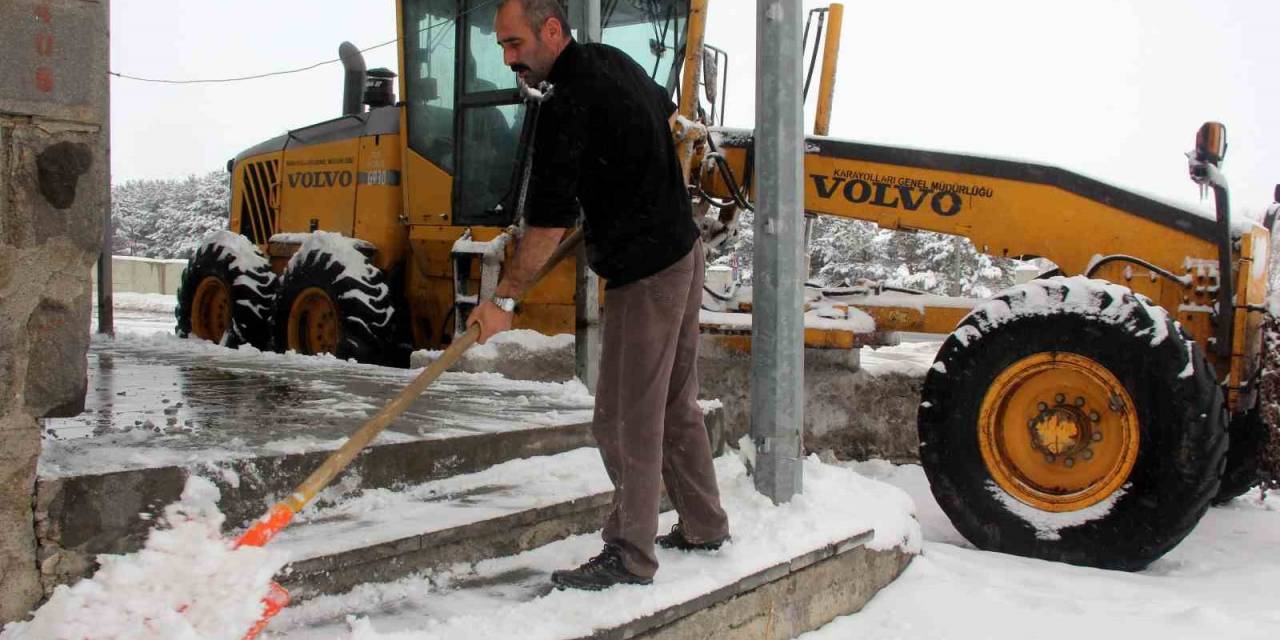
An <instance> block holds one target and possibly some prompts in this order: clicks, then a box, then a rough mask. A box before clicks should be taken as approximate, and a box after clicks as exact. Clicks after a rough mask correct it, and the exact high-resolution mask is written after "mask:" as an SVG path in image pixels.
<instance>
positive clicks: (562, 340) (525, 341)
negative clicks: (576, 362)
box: [427, 329, 574, 360]
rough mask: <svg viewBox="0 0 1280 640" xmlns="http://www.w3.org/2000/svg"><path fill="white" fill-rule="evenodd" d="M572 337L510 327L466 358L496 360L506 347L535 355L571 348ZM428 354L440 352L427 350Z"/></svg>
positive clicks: (474, 348)
mask: <svg viewBox="0 0 1280 640" xmlns="http://www.w3.org/2000/svg"><path fill="white" fill-rule="evenodd" d="M573 345H574V337H573V334H571V333H561V334H557V335H554V336H548V335H546V334H542V333H538V332H537V331H534V330H532V329H512V330H510V331H504V332H502V333H499V334H497V335H495V336H494V337H493V338H491V339H490V340H489V341H488V342H486V343H484V344H478V345H475V346H473V347H471V348H470V349H468V350H467V357H468V358H475V359H479V360H496V359H498V358H501V357H504V352H505V351H506V349H504V348H503V347H504V346H505V347H507V348H515V349H519V350H521V351H523V352H524V353H525V354H526V355H535V354H539V353H547V352H551V351H559V350H561V349H572V348H573ZM427 353H428V354H429V355H434V354H435V353H442V352H427Z"/></svg>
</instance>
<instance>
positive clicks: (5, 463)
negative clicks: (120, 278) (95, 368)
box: [0, 0, 110, 623]
mask: <svg viewBox="0 0 1280 640" xmlns="http://www.w3.org/2000/svg"><path fill="white" fill-rule="evenodd" d="M0 42H3V43H4V55H3V56H0V623H3V622H6V621H11V620H16V619H19V618H21V617H23V616H24V615H26V613H27V611H28V610H30V608H31V607H32V606H34V605H35V604H36V603H37V602H38V601H39V599H40V597H41V596H42V593H43V592H42V586H41V580H40V570H39V566H40V563H39V558H38V557H37V548H36V534H35V523H34V521H33V515H32V502H33V494H34V489H35V473H36V460H37V458H38V456H39V453H40V429H39V423H38V422H37V420H38V419H39V418H42V417H51V416H69V415H76V414H78V413H80V411H81V410H82V409H83V406H84V392H85V385H86V361H85V354H86V352H87V350H88V345H89V313H90V306H91V300H92V296H91V292H90V286H89V268H90V266H91V265H92V264H93V263H94V261H95V260H96V259H97V258H98V254H99V251H100V248H101V245H102V234H103V211H104V210H105V209H106V208H107V207H108V197H109V196H108V191H109V188H108V185H109V182H110V175H109V163H108V160H107V158H108V147H107V110H106V107H107V100H108V94H107V59H108V49H107V2H106V1H98V2H95V1H90V0H7V1H6V2H2V3H0Z"/></svg>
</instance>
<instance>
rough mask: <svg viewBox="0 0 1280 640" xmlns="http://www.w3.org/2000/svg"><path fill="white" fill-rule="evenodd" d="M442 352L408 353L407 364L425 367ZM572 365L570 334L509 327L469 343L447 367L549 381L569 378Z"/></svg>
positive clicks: (419, 351) (572, 350)
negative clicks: (468, 346) (451, 365)
mask: <svg viewBox="0 0 1280 640" xmlns="http://www.w3.org/2000/svg"><path fill="white" fill-rule="evenodd" d="M443 353H444V351H440V350H427V349H421V350H418V351H415V352H413V354H412V355H410V356H409V366H411V367H425V366H427V365H429V364H431V363H432V362H435V361H436V360H438V359H439V358H440V356H441V354H443ZM574 368H575V366H574V337H573V334H568V333H562V334H558V335H554V336H548V335H543V334H541V333H538V332H537V331H532V330H529V329H512V330H510V331H504V332H502V333H499V334H497V335H495V336H493V337H492V338H490V339H489V341H488V342H486V343H484V344H477V345H473V346H472V347H471V348H470V349H467V351H466V353H464V354H462V358H461V359H460V360H459V361H458V363H457V364H455V365H454V366H453V367H451V368H450V370H451V371H456V372H468V373H497V374H501V375H503V376H506V377H507V378H510V379H513V380H540V381H547V382H552V381H564V380H572V379H573V377H574V373H575V371H574Z"/></svg>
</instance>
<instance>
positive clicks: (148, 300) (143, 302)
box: [93, 291, 178, 328]
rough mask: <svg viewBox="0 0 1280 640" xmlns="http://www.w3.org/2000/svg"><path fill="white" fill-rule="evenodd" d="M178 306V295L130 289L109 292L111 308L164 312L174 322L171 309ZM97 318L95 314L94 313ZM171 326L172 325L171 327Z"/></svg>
mask: <svg viewBox="0 0 1280 640" xmlns="http://www.w3.org/2000/svg"><path fill="white" fill-rule="evenodd" d="M177 306H178V297H177V296H173V295H169V294H167V293H134V292H132V291H115V292H113V293H112V294H111V308H113V309H129V310H131V311H150V312H152V313H166V314H168V315H169V317H168V320H169V323H170V324H171V325H172V324H174V319H173V309H174V307H177ZM93 317H94V319H95V320H97V317H98V316H97V314H96V313H95V314H94V316H93ZM171 328H172V327H171Z"/></svg>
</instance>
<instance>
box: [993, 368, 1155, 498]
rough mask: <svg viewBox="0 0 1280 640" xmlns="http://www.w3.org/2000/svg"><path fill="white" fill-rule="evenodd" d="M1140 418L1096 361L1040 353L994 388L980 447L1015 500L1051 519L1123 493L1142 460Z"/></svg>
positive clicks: (1007, 372) (1117, 383)
mask: <svg viewBox="0 0 1280 640" xmlns="http://www.w3.org/2000/svg"><path fill="white" fill-rule="evenodd" d="M1138 435H1139V424H1138V416H1137V414H1136V413H1135V411H1134V406H1133V401H1132V399H1131V398H1130V397H1129V393H1128V391H1126V390H1125V388H1124V385H1123V384H1121V383H1120V381H1119V380H1118V379H1116V377H1115V376H1114V375H1113V374H1112V373H1111V372H1110V371H1108V370H1107V368H1106V367H1104V366H1103V365H1102V364H1100V363H1098V362H1097V361H1095V360H1093V359H1091V358H1087V357H1084V356H1081V355H1077V354H1074V353H1037V354H1035V355H1032V356H1028V357H1026V358H1023V359H1022V360H1019V361H1017V362H1015V363H1013V365H1011V366H1009V368H1007V369H1005V370H1004V371H1003V372H1001V373H1000V375H999V376H997V377H996V379H995V380H994V381H993V382H992V383H991V387H990V389H988V390H987V394H986V396H985V397H984V398H983V400H982V408H981V410H980V412H979V414H978V445H979V447H980V448H981V450H982V460H983V462H984V463H985V464H986V466H987V470H988V471H989V472H990V473H991V477H992V478H993V479H994V480H995V481H996V484H998V485H1000V488H1002V489H1004V490H1005V491H1006V492H1008V493H1009V495H1012V496H1013V497H1015V498H1017V499H1018V500H1020V501H1022V502H1025V503H1026V504H1029V505H1031V506H1033V507H1036V508H1039V509H1042V510H1045V511H1055V512H1063V511H1076V510H1079V509H1083V508H1085V507H1088V506H1091V505H1094V504H1097V503H1098V502H1101V501H1102V500H1104V499H1105V498H1106V497H1107V496H1109V495H1111V494H1112V493H1114V492H1115V491H1116V490H1117V489H1119V488H1120V487H1121V486H1122V485H1123V484H1124V482H1125V480H1126V479H1128V477H1129V474H1130V472H1132V471H1133V465H1134V463H1135V462H1137V460H1138Z"/></svg>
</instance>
